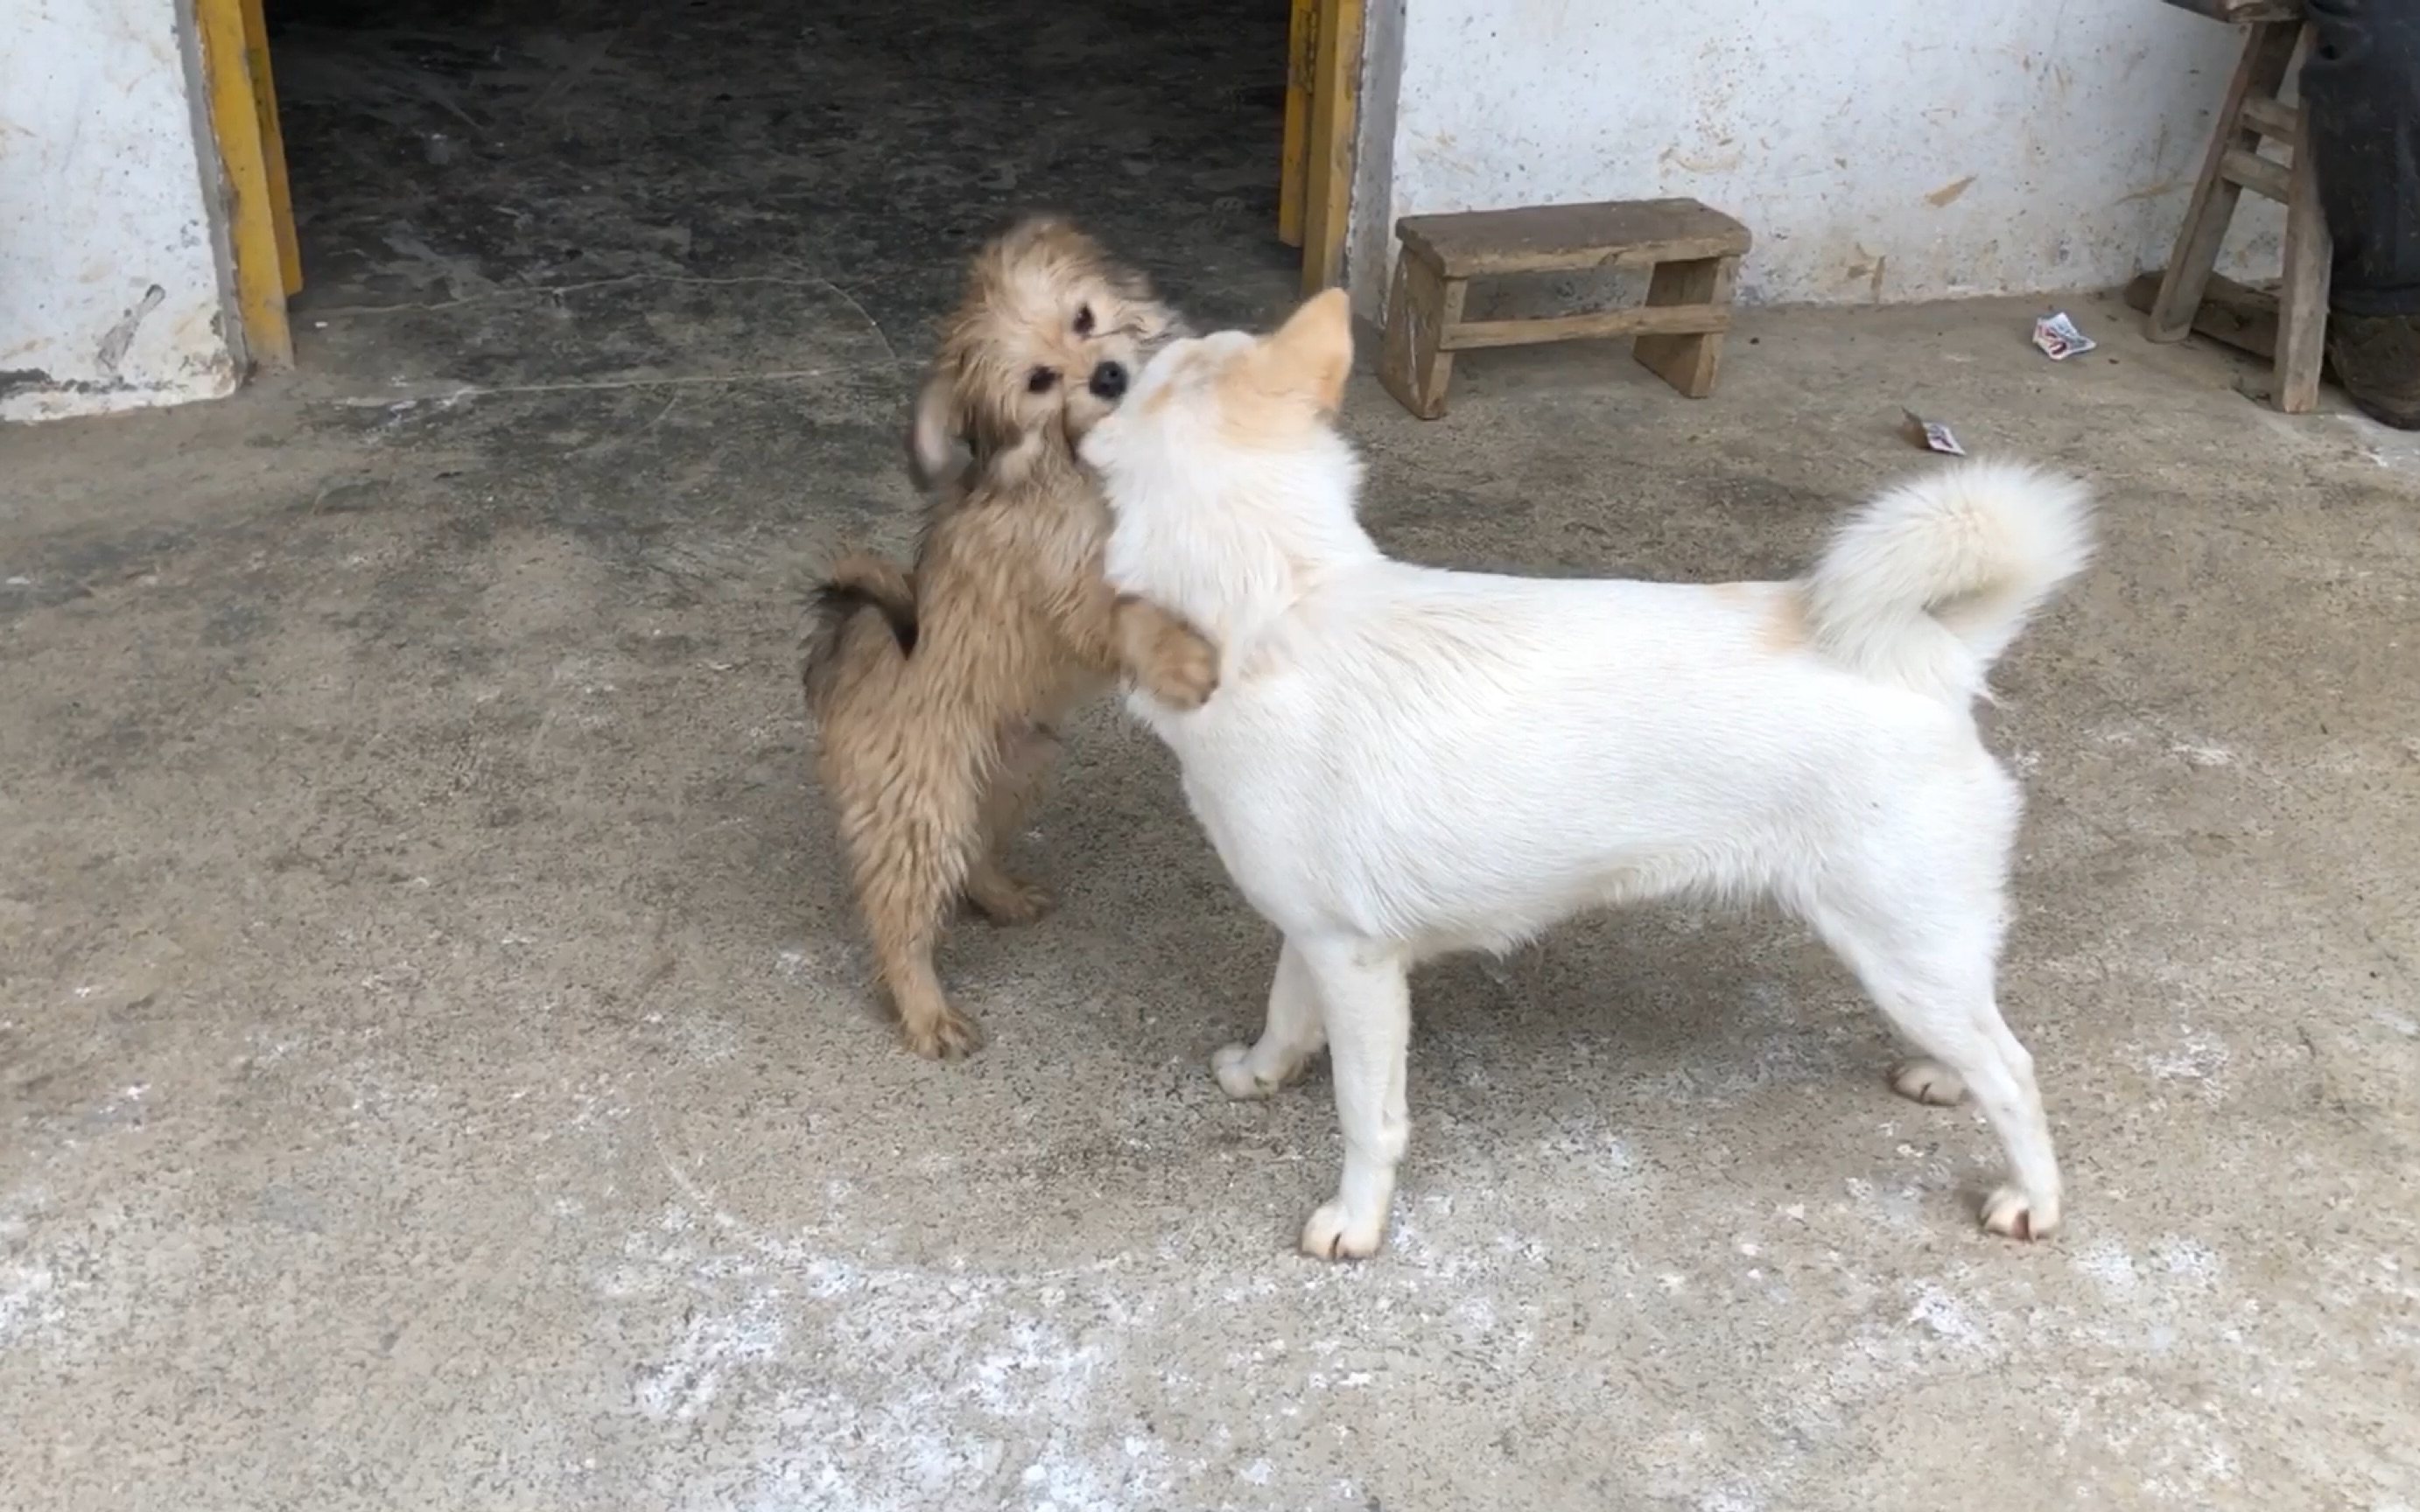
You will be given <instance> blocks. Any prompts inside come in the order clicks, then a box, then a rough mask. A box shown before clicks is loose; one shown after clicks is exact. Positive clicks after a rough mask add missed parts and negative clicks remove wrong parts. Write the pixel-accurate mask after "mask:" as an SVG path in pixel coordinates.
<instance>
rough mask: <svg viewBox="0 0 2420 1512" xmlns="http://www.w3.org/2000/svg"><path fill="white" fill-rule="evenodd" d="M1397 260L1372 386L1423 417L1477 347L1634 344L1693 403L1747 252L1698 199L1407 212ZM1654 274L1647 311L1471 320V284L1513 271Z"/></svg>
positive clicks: (1438, 408) (1715, 361) (1727, 318)
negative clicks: (1609, 339) (1456, 363)
mask: <svg viewBox="0 0 2420 1512" xmlns="http://www.w3.org/2000/svg"><path fill="white" fill-rule="evenodd" d="M1395 235H1396V237H1397V239H1400V240H1401V241H1402V242H1403V253H1402V255H1401V256H1400V257H1398V258H1397V259H1396V262H1395V279H1394V285H1393V287H1392V288H1391V289H1390V290H1389V291H1388V295H1387V335H1386V342H1385V345H1384V347H1382V348H1381V350H1380V354H1379V359H1378V377H1379V379H1380V381H1382V382H1384V383H1385V384H1386V385H1387V392H1388V393H1392V394H1393V395H1394V396H1395V397H1396V398H1397V399H1400V400H1402V401H1403V405H1404V409H1408V410H1410V411H1411V412H1412V413H1413V414H1415V415H1418V416H1419V418H1420V419H1422V420H1435V419H1436V418H1437V417H1438V416H1439V415H1442V414H1444V413H1445V391H1446V385H1447V384H1448V383H1450V381H1451V380H1452V378H1453V354H1454V353H1456V352H1462V351H1470V350H1473V349H1476V348H1479V347H1525V346H1528V345H1529V344H1531V343H1533V342H1542V341H1583V340H1591V339H1594V338H1597V337H1602V336H1632V337H1636V338H1637V340H1636V341H1635V342H1634V343H1633V345H1632V347H1631V351H1632V354H1633V355H1634V356H1636V357H1637V359H1638V360H1639V361H1640V362H1641V363H1646V364H1647V366H1648V367H1649V368H1651V369H1652V370H1653V371H1654V372H1655V374H1656V375H1657V376H1658V377H1660V378H1663V379H1664V381H1665V382H1667V383H1669V384H1671V385H1672V387H1674V388H1676V389H1678V390H1680V391H1681V392H1682V393H1685V394H1687V395H1688V396H1689V397H1690V398H1692V399H1702V398H1704V397H1705V396H1706V395H1707V394H1709V393H1713V392H1714V370H1715V368H1716V366H1717V365H1719V363H1721V361H1722V353H1723V332H1726V331H1728V330H1730V323H1731V282H1732V278H1733V275H1734V274H1735V273H1736V272H1737V271H1738V270H1739V260H1740V258H1741V257H1743V256H1745V255H1746V254H1747V250H1748V243H1749V238H1748V230H1747V227H1746V226H1744V225H1742V224H1740V223H1739V222H1737V221H1734V220H1732V219H1731V218H1730V216H1728V215H1725V214H1723V213H1722V212H1721V211H1720V210H1713V209H1708V208H1706V207H1705V206H1703V205H1700V204H1699V203H1698V202H1697V201H1696V200H1694V199H1645V200H1607V201H1605V202H1603V203H1600V204H1594V205H1547V206H1538V207H1534V208H1528V209H1518V210H1477V211H1472V212H1470V213H1467V214H1463V215H1409V216H1405V217H1404V219H1403V220H1401V221H1398V222H1396V223H1395ZM1617 266H1624V267H1633V268H1652V270H1653V271H1652V273H1650V274H1649V275H1648V285H1647V302H1646V303H1645V304H1643V305H1639V306H1635V307H1633V308H1630V309H1622V310H1605V311H1600V312H1597V313H1595V314H1592V315H1566V316H1544V317H1538V318H1531V319H1523V320H1466V319H1465V318H1463V313H1462V312H1463V302H1464V298H1465V295H1466V292H1467V290H1468V287H1469V283H1470V280H1472V279H1474V278H1490V277H1498V276H1503V275H1507V274H1519V273H1571V272H1585V271H1588V270H1593V269H1598V268H1608V267H1617Z"/></svg>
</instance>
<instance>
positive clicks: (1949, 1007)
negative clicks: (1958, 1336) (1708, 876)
mask: <svg viewBox="0 0 2420 1512" xmlns="http://www.w3.org/2000/svg"><path fill="white" fill-rule="evenodd" d="M1860 903H1861V906H1857V907H1854V908H1850V909H1837V908H1829V907H1819V908H1818V909H1816V910H1815V925H1816V927H1817V928H1818V929H1819V930H1821V931H1822V932H1823V937H1824V938H1825V939H1826V940H1828V941H1830V942H1831V944H1832V948H1833V949H1836V950H1838V951H1839V952H1840V954H1841V956H1842V958H1844V959H1845V960H1846V961H1847V962H1848V963H1849V964H1850V966H1851V967H1853V968H1854V970H1855V971H1856V973H1857V976H1858V978H1859V979H1860V980H1862V981H1864V983H1865V985H1866V990H1867V991H1868V992H1869V993H1870V994H1872V995H1873V998H1874V1002H1875V1003H1876V1004H1877V1005H1878V1006H1879V1007H1880V1008H1881V1009H1882V1011H1884V1012H1885V1013H1887V1014H1888V1015H1890V1018H1891V1022H1892V1023H1894V1024H1896V1025H1897V1026H1899V1030H1900V1033H1902V1034H1904V1035H1906V1036H1907V1037H1908V1039H1909V1040H1911V1041H1914V1042H1915V1043H1916V1047H1917V1048H1918V1049H1920V1050H1922V1051H1924V1052H1925V1053H1926V1054H1927V1055H1929V1056H1931V1057H1933V1058H1934V1059H1936V1060H1938V1061H1939V1062H1940V1063H1941V1064H1942V1066H1943V1067H1944V1068H1946V1069H1947V1072H1948V1073H1949V1074H1950V1075H1951V1076H1953V1077H1955V1078H1956V1079H1957V1080H1958V1081H1959V1082H1961V1083H1963V1084H1964V1086H1965V1088H1966V1089H1967V1090H1968V1091H1970V1092H1971V1093H1973V1094H1974V1097H1975V1102H1976V1104H1977V1105H1978V1107H1980V1108H1981V1109H1982V1110H1983V1117H1984V1119H1986V1120H1987V1121H1988V1122H1990V1124H1991V1125H1992V1132H1993V1133H1994V1134H1998V1135H1999V1136H2000V1146H2001V1149H2003V1150H2004V1151H2006V1153H2007V1157H2008V1162H2009V1174H2010V1175H2011V1176H2013V1177H2014V1178H2015V1180H2013V1181H2011V1182H2010V1183H2009V1184H2008V1185H2006V1186H2003V1187H2001V1188H2000V1189H1999V1190H1997V1191H1995V1192H1993V1194H1992V1195H1991V1196H1990V1197H1989V1198H1988V1199H1986V1201H1985V1202H1984V1204H1983V1227H1986V1228H1988V1229H1990V1230H1991V1231H1992V1232H1993V1233H1995V1234H2005V1235H2007V1236H2008V1237H2009V1238H2011V1239H2043V1238H2047V1237H2048V1236H2049V1235H2050V1233H2051V1231H2052V1230H2053V1229H2055V1228H2056V1227H2058V1223H2059V1177H2058V1159H2057V1156H2056V1154H2055V1152H2054V1151H2053V1149H2052V1147H2051V1138H2050V1121H2049V1119H2047V1118H2046V1117H2045V1116H2044V1114H2043V1112H2042V1100H2041V1090H2040V1088H2039V1087H2038V1086H2037V1085H2036V1084H2035V1081H2034V1065H2033V1057H2031V1056H2030V1055H2028V1054H2026V1053H2025V1049H2024V1046H2023V1045H2021V1044H2019V1043H2018V1042H2017V1037H2016V1036H2015V1035H2013V1034H2011V1033H2009V1026H2008V1025H2007V1023H2006V1022H2005V1021H2003V1020H2002V1019H2001V1017H2000V1009H1999V1005H1998V1004H1997V1003H1996V1002H1994V1001H1993V995H1992V977H1993V961H1992V951H1991V946H1990V929H1989V926H1988V924H1987V923H1985V922H1984V918H1978V919H1976V920H1975V921H1974V922H1973V926H1972V927H1967V928H1959V927H1955V926H1953V927H1951V928H1949V929H1947V930H1943V929H1941V928H1940V927H1939V923H1938V921H1934V922H1933V923H1932V924H1931V926H1929V927H1925V928H1922V929H1920V930H1919V929H1910V928H1901V927H1899V925H1898V921H1896V920H1880V919H1877V918H1876V917H1875V912H1874V900H1871V899H1866V900H1860ZM1933 906H1936V907H1937V906H1938V904H1935V905H1933ZM1985 917H1988V916H1985ZM1919 935H1920V936H1922V943H1921V944H1919V943H1917V941H1918V937H1919ZM1945 935H1946V936H1947V938H1945V937H1944V936H1945Z"/></svg>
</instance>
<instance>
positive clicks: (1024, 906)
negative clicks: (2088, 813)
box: [967, 867, 1056, 924]
mask: <svg viewBox="0 0 2420 1512" xmlns="http://www.w3.org/2000/svg"><path fill="white" fill-rule="evenodd" d="M967 901H968V902H969V903H973V904H974V905H975V907H976V908H977V909H978V910H980V911H981V912H982V914H983V916H984V917H985V918H988V919H990V920H991V921H992V922H993V923H995V924H1031V923H1032V922H1033V921H1034V920H1035V919H1037V918H1042V917H1043V916H1044V915H1045V914H1047V913H1049V912H1050V909H1051V906H1052V904H1053V903H1055V902H1056V900H1055V899H1053V898H1052V897H1051V896H1050V889H1049V888H1047V887H1044V886H1043V885H1042V884H1040V883H1039V882H1028V881H1026V880H1025V879H1024V878H1023V877H1014V876H1011V875H1009V874H1008V873H1007V872H1002V871H1001V870H1000V869H998V868H997V867H985V868H982V869H979V870H977V871H976V872H975V873H974V874H973V875H972V876H970V877H969V878H967Z"/></svg>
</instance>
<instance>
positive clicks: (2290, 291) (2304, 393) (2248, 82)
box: [2144, 0, 2332, 415]
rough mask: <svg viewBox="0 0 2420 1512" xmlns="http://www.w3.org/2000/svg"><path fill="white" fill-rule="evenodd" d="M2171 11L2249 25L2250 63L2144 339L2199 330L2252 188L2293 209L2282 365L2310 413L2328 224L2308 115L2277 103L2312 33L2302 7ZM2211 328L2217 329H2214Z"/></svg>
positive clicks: (2233, 88)
mask: <svg viewBox="0 0 2420 1512" xmlns="http://www.w3.org/2000/svg"><path fill="white" fill-rule="evenodd" d="M2168 3H2169V4H2171V5H2176V6H2181V7H2182V8H2185V9H2187V10H2192V11H2195V12H2198V13H2199V14H2202V15H2205V16H2211V17H2213V18H2215V19H2217V20H2220V21H2228V22H2245V23H2250V26H2251V30H2250V32H2249V33H2248V35H2246V37H2245V38H2244V41H2243V60H2242V62H2241V63H2239V64H2237V65H2236V69H2235V81H2234V82H2233V83H2232V84H2230V85H2227V86H2226V102H2225V103H2224V104H2222V105H2220V106H2219V109H2218V129H2217V130H2216V131H2213V132H2211V139H2210V153H2209V155H2208V156H2207V157H2205V158H2204V159H2203V160H2202V165H2201V177H2200V179H2199V180H2197V181H2196V182H2195V185H2194V192H2193V201H2192V203H2191V204H2190V205H2189V206H2187V207H2186V209H2185V224H2184V225H2183V226H2182V228H2180V230H2179V231H2178V232H2177V246H2176V251H2175V252H2174V253H2173V254H2171V255H2169V257H2168V268H2167V271H2166V272H2165V273H2164V274H2163V275H2161V278H2160V292H2159V293H2158V295H2157V296H2156V297H2155V298H2154V299H2153V300H2152V301H2151V315H2150V319H2149V322H2148V323H2147V325H2146V327H2145V330H2144V334H2146V335H2148V336H2149V338H2150V339H2151V340H2153V341H2182V340H2183V339H2184V337H2185V334H2186V332H2190V331H2191V330H2193V328H2194V321H2195V316H2196V315H2197V314H2198V313H2199V312H2200V310H2201V305H2202V297H2203V296H2204V295H2205V294H2207V293H2208V292H2209V291H2210V284H2211V270H2212V269H2214V268H2215V267H2217V265H2218V252H2219V246H2220V243H2222V242H2224V241H2225V240H2226V225H2227V222H2229V221H2230V220H2232V219H2234V217H2235V206H2236V201H2237V200H2238V199H2240V198H2241V197H2242V193H2243V191H2245V190H2247V189H2248V190H2251V191H2252V192H2253V193H2256V194H2261V195H2265V196H2266V197H2268V198H2270V199H2273V200H2275V201H2277V202H2278V203H2280V204H2282V205H2284V206H2285V207H2286V276H2285V278H2284V279H2283V280H2282V281H2281V282H2280V283H2279V285H2278V288H2277V336H2276V348H2275V357H2274V362H2275V364H2276V375H2277V376H2276V383H2275V388H2276V393H2275V394H2274V395H2273V399H2274V402H2275V404H2276V406H2277V408H2278V409H2282V410H2284V411H2285V412H2286V413H2288V414H2289V415H2299V414H2304V413H2307V412H2308V411H2310V410H2311V409H2316V408H2317V407H2318V405H2319V370H2320V368H2321V367H2322V366H2323V365H2325V362H2326V357H2327V332H2328V259H2329V255H2330V253H2331V251H2332V249H2331V247H2330V245H2329V242H2328V224H2327V220H2326V218H2325V217H2324V216H2322V215H2321V214H2320V213H2319V182H2318V178H2317V176H2316V175H2315V174H2314V173H2313V172H2312V168H2311V155H2310V153H2309V152H2308V151H2306V150H2304V145H2303V133H2304V107H2303V106H2302V105H2300V104H2294V105H2288V104H2286V103H2284V102H2283V101H2281V100H2279V99H2278V98H2277V92H2278V90H2279V89H2280V88H2281V87H2282V86H2283V85H2284V84H2285V82H2286V75H2287V72H2288V69H2291V68H2292V66H2293V62H2294V56H2295V53H2296V50H2297V48H2298V47H2299V46H2300V45H2301V43H2302V41H2303V39H2304V35H2305V33H2306V32H2307V31H2308V30H2309V28H2308V27H2307V26H2306V25H2305V24H2304V20H2303V6H2302V0H2168ZM2263 137H2266V138H2268V139H2269V140H2270V141H2273V142H2275V143H2278V144H2279V145H2281V146H2283V147H2285V148H2286V149H2287V151H2288V154H2290V159H2291V161H2290V162H2288V163H2285V164H2280V163H2278V162H2274V161H2273V160H2271V159H2268V158H2264V157H2261V156H2260V155H2259V148H2260V140H2261V138H2263ZM2205 323H2206V324H2207V323H2208V322H2205Z"/></svg>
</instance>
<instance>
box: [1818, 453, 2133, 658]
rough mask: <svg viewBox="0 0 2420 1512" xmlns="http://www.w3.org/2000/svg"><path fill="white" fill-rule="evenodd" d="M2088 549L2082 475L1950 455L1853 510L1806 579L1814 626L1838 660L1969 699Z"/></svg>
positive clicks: (2088, 512) (1823, 647) (2087, 500)
mask: <svg viewBox="0 0 2420 1512" xmlns="http://www.w3.org/2000/svg"><path fill="white" fill-rule="evenodd" d="M2091 556H2092V497H2091V495H2090V493H2088V492H2087V491H2086V488H2085V486H2083V485H2082V484H2080V483H2077V482H2074V481H2072V480H2071V479H2068V478H2063V477H2059V476H2056V475H2055V474H2053V473H2049V472H2045V471H2040V470H2039V469H2036V468H2032V467H2028V466H2026V465H2024V463H2020V462H2000V461H1986V460H1981V459H1974V460H1968V461H1962V462H1957V463H1953V464H1951V465H1949V466H1947V467H1945V468H1942V469H1940V470H1939V471H1934V472H1932V473H1930V474H1928V475H1927V476H1924V477H1921V478H1916V479H1914V480H1912V481H1910V482H1907V483H1902V484H1900V485H1899V486H1896V487H1893V488H1891V489H1889V490H1887V491H1885V493H1883V494H1882V495H1881V496H1880V497H1878V498H1876V499H1875V500H1873V501H1871V502H1869V503H1868V504H1867V505H1866V506H1865V507H1864V508H1862V509H1860V510H1858V511H1857V512H1856V513H1855V514H1854V515H1852V516H1851V517H1849V518H1848V519H1847V521H1845V522H1844V523H1843V524H1842V525H1841V526H1840V528H1839V530H1838V532H1837V533H1836V534H1835V535H1834V536H1833V537H1832V544H1831V546H1830V547H1829V548H1827V549H1826V550H1825V551H1824V553H1823V560H1822V561H1820V562H1818V563H1816V564H1815V570H1814V572H1813V573H1812V574H1811V575H1810V576H1809V577H1808V578H1807V585H1806V586H1807V621H1808V626H1809V628H1810V630H1811V631H1812V634H1813V639H1814V642H1815V645H1816V648H1817V649H1818V650H1820V651H1821V652H1822V653H1823V655H1825V656H1829V657H1831V658H1832V659H1833V660H1834V661H1837V662H1839V663H1840V664H1842V665H1843V666H1846V667H1849V668H1851V669H1853V670H1854V671H1859V672H1863V673H1864V674H1865V675H1867V676H1869V677H1872V678H1876V679H1878V680H1880V681H1883V682H1888V683H1897V684H1900V685H1901V686H1903V687H1911V688H1914V689H1916V691H1918V692H1922V693H1930V694H1931V695H1933V696H1935V697H1938V698H1944V699H1948V700H1951V701H1953V702H1958V703H1960V704H1963V703H1965V702H1969V701H1971V700H1973V699H1975V698H1977V697H1980V696H1984V695H1985V691H1986V690H1985V688H1984V685H1983V679H1984V675H1985V674H1986V673H1988V672H1989V671H1991V670H1992V664H1993V662H1994V661H1996V660H1998V659H1999V656H2000V654H2001V653H2002V652H2004V651H2006V650H2008V648H2009V642H2010V641H2012V640H2016V638H2017V635H2018V632H2020V631H2022V630H2023V629H2024V627H2025V622H2026V620H2028V619H2030V618H2031V617H2032V615H2033V613H2034V611H2035V610H2036V609H2040V608H2041V606H2042V605H2043V603H2044V602H2046V601H2047V600H2048V599H2049V598H2050V595H2051V594H2053V593H2055V591H2056V590H2057V589H2058V586H2059V585H2060V584H2061V583H2063V582H2065V581H2067V579H2070V578H2072V577H2074V576H2075V575H2076V574H2077V573H2078V572H2080V571H2082V570H2083V568H2084V564H2085V563H2086V562H2088V561H2089V560H2091Z"/></svg>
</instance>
